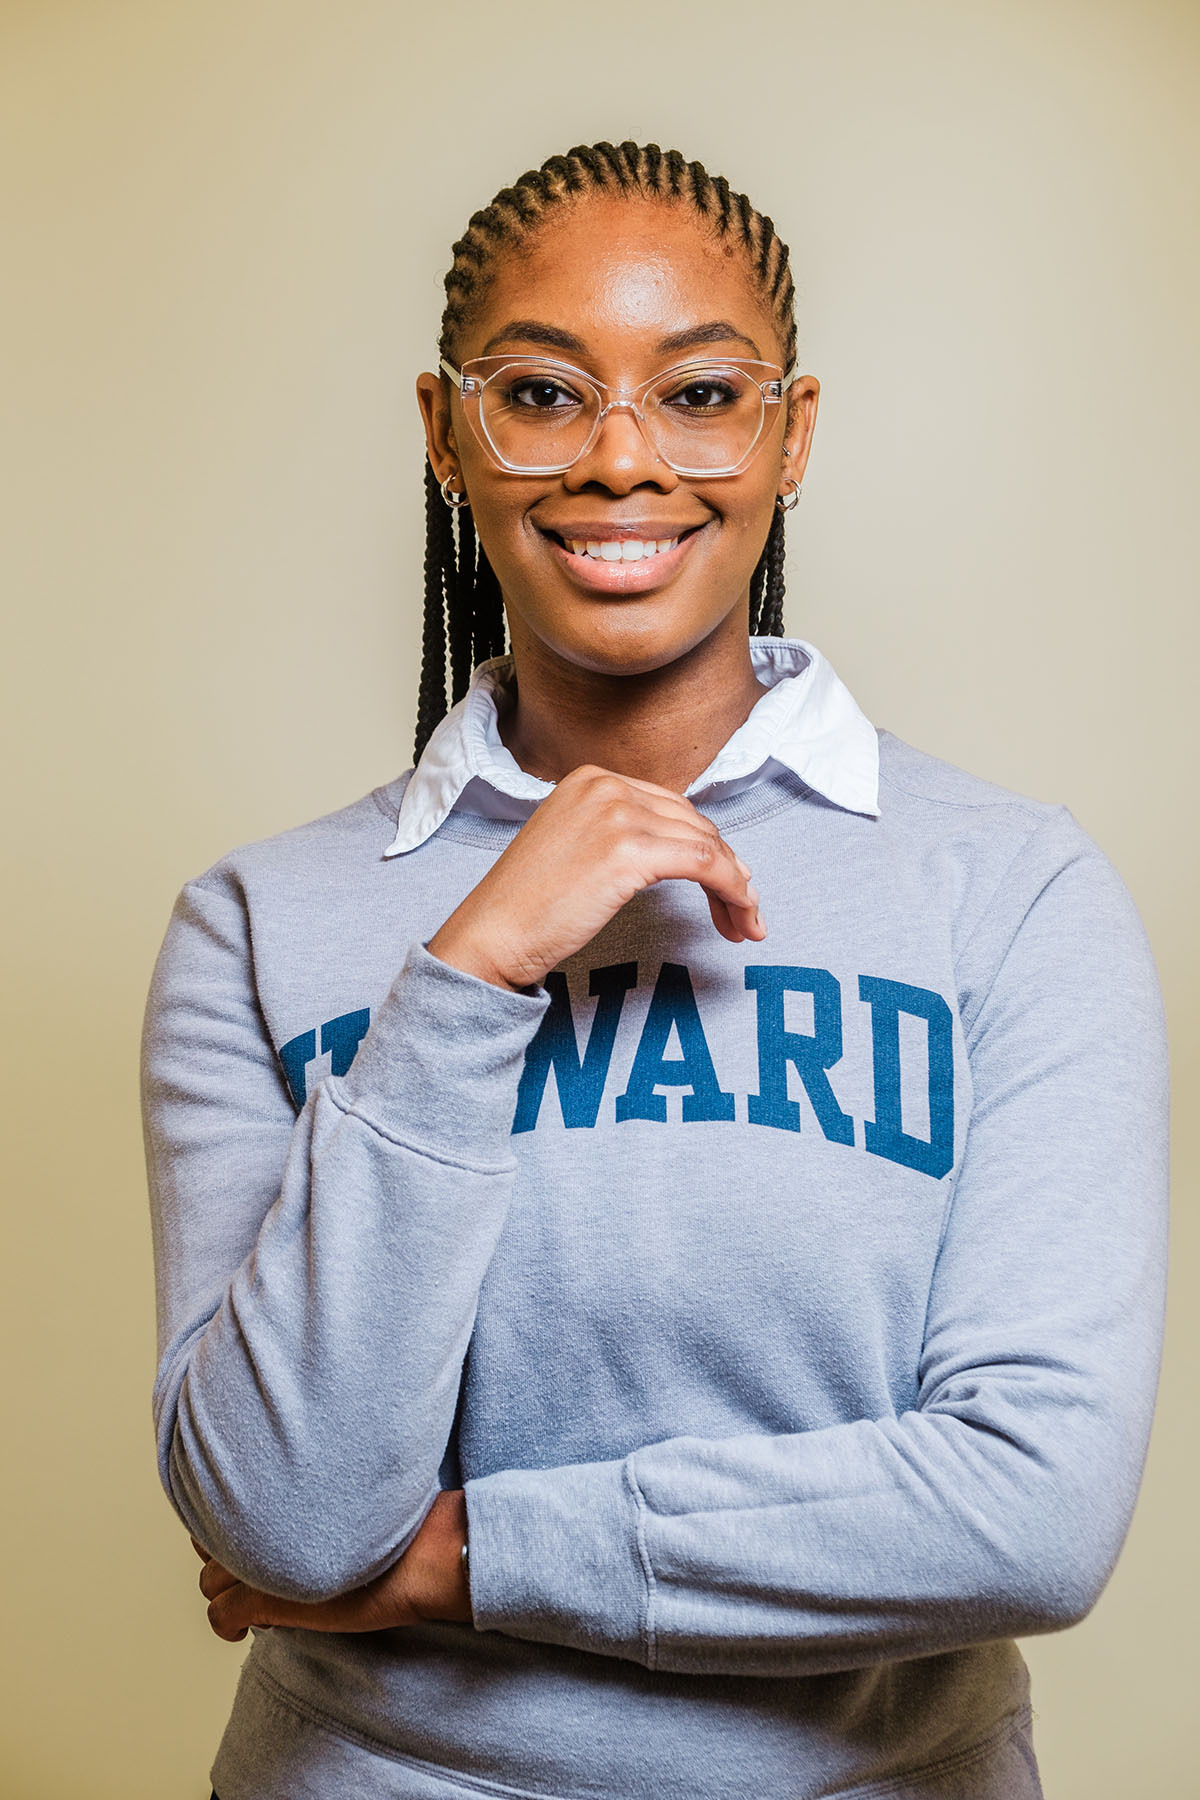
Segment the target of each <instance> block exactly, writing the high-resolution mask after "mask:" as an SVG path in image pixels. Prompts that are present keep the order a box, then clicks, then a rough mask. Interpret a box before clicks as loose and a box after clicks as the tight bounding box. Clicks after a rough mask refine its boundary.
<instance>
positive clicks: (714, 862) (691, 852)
mask: <svg viewBox="0 0 1200 1800" xmlns="http://www.w3.org/2000/svg"><path fill="white" fill-rule="evenodd" d="M639 835H640V838H641V842H640V843H639V844H638V847H637V854H638V859H639V861H640V860H641V859H642V858H643V857H644V858H645V859H646V860H647V862H648V863H649V865H650V867H649V868H648V869H647V873H648V874H651V879H653V880H655V881H666V880H671V879H672V878H675V879H680V878H681V879H683V880H685V881H695V882H698V883H699V885H700V886H701V887H702V888H703V889H704V890H705V892H706V893H713V894H716V895H717V897H718V898H719V899H721V900H724V901H725V903H726V905H727V906H728V907H729V908H730V910H731V912H734V913H738V914H740V915H741V916H742V917H744V918H745V919H746V920H747V921H750V920H752V919H753V917H754V915H755V913H756V912H757V909H758V893H757V891H756V889H755V888H754V887H753V886H752V885H751V883H750V881H749V880H748V878H747V875H745V874H743V873H742V869H743V868H744V867H745V865H744V864H743V865H741V867H739V859H738V858H737V857H735V856H734V853H733V851H732V850H731V849H730V848H729V845H728V844H727V843H726V842H725V840H724V839H723V838H722V837H719V836H717V835H715V834H712V835H710V834H708V833H697V832H695V831H693V830H685V831H670V832H644V833H641V834H639ZM651 871H652V873H651ZM739 922H740V921H739Z"/></svg>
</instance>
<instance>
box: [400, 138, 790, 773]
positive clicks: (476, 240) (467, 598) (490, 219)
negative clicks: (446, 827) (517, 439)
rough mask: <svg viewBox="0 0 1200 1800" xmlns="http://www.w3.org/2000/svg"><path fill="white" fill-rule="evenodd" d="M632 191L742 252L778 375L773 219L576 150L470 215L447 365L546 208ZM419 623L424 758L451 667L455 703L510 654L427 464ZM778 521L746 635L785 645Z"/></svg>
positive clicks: (651, 167)
mask: <svg viewBox="0 0 1200 1800" xmlns="http://www.w3.org/2000/svg"><path fill="white" fill-rule="evenodd" d="M587 193H609V194H618V195H619V194H636V195H639V196H644V197H646V198H652V199H660V200H663V201H667V202H676V203H678V204H681V205H685V206H691V207H693V208H694V209H695V211H696V212H697V213H698V214H699V215H700V217H701V218H702V219H703V220H705V221H706V223H707V224H708V225H709V226H710V227H711V228H712V230H713V232H714V233H715V234H716V235H717V236H719V237H720V238H722V239H725V240H728V241H730V242H732V243H736V244H740V245H741V247H742V248H743V250H744V252H745V254H746V255H747V257H748V258H749V261H750V265H751V272H752V275H753V278H754V281H755V284H756V286H757V288H758V290H759V292H760V294H761V295H762V297H763V299H764V300H765V301H766V302H767V303H768V305H769V306H770V307H771V309H772V311H773V313H774V316H775V319H776V322H777V324H778V326H779V335H780V338H781V339H782V341H783V347H784V351H783V355H784V367H785V368H790V367H791V364H792V362H793V361H794V360H795V355H796V319H795V311H794V303H795V292H796V290H795V287H794V284H793V282H792V276H791V271H790V269H789V266H788V249H787V245H786V244H785V243H783V241H782V240H781V239H780V237H779V235H778V233H777V232H776V230H775V226H774V224H773V223H772V221H771V220H770V219H769V218H768V217H767V216H766V214H765V213H760V212H758V211H756V209H755V208H754V207H753V206H752V205H751V204H750V202H749V200H748V199H747V198H746V196H745V195H744V194H736V193H734V192H733V191H732V189H731V188H730V186H729V183H728V182H727V181H726V180H725V178H724V176H722V175H710V174H709V173H708V170H707V169H706V168H705V167H704V165H703V164H702V163H698V162H687V161H685V159H684V158H683V157H682V156H681V155H680V153H679V151H678V150H660V149H659V147H658V145H657V144H634V143H624V144H580V145H577V146H576V147H575V149H574V150H568V151H567V153H566V155H565V156H551V157H548V158H547V159H546V161H545V162H544V163H543V164H542V166H541V167H540V168H539V169H530V170H528V171H527V173H526V174H524V175H522V176H521V178H520V180H519V181H517V182H515V183H514V184H513V186H512V187H506V188H501V190H500V192H499V193H498V194H497V195H496V197H495V199H494V200H493V201H492V203H491V205H490V206H485V207H483V208H482V210H481V211H479V212H477V213H474V214H472V216H471V219H470V221H469V222H468V225H467V229H466V231H465V232H464V234H463V236H462V237H461V238H459V240H458V242H457V243H456V244H455V245H454V252H453V253H454V261H453V263H452V264H451V266H450V270H449V272H448V274H447V275H446V279H445V288H446V309H445V311H444V312H443V314H442V330H441V337H440V339H439V342H438V349H439V352H440V354H441V355H442V356H444V357H446V358H447V360H449V361H453V360H454V357H455V349H456V345H457V340H458V337H459V334H460V333H461V331H462V329H463V327H464V326H465V325H466V323H467V322H468V320H469V319H470V317H471V315H472V312H473V311H474V309H475V307H476V306H478V304H479V302H480V300H481V299H482V297H483V294H484V292H485V291H486V288H487V285H488V279H489V271H490V266H491V264H492V263H493V261H494V259H495V258H496V256H497V255H498V254H499V253H501V252H503V251H504V250H506V249H508V248H510V247H512V246H513V245H515V244H518V243H520V241H521V240H522V238H524V237H525V236H527V235H528V234H529V233H531V232H532V231H534V230H535V229H536V228H537V226H538V225H539V224H540V223H541V221H542V220H543V218H544V217H545V215H546V213H547V212H549V211H550V210H551V209H552V208H553V207H555V206H557V205H561V204H563V203H564V202H569V201H571V200H573V199H575V198H576V197H577V196H579V195H581V194H587ZM425 519H426V531H425V622H424V633H423V639H422V659H421V686H420V694H419V698H418V702H417V733H416V745H415V750H414V756H415V757H418V758H419V757H420V755H421V752H422V751H423V750H424V748H425V745H426V744H427V743H428V741H429V737H430V734H431V732H432V731H433V729H434V727H435V726H436V725H437V724H438V722H439V720H440V719H442V718H444V717H445V714H446V710H447V702H446V677H447V661H448V662H449V671H448V672H449V678H450V703H451V704H453V703H454V702H455V701H458V700H461V699H462V696H463V695H464V694H465V693H466V691H467V687H468V685H469V684H470V679H471V671H472V669H473V668H474V666H475V664H476V663H479V662H482V661H484V660H485V659H486V658H488V657H492V656H501V655H503V653H504V650H505V628H504V606H503V602H502V599H501V595H500V584H499V582H498V581H497V580H496V576H495V573H494V571H493V569H492V566H491V564H490V563H489V562H488V559H487V556H486V554H485V552H484V548H483V545H482V544H481V543H480V542H479V539H478V537H477V535H476V531H475V526H474V522H473V520H472V518H471V509H470V507H469V506H458V507H456V508H454V510H453V511H451V509H450V508H448V507H447V506H446V505H445V504H444V502H443V500H442V497H441V493H440V490H439V488H438V483H437V478H436V477H435V475H434V473H433V469H432V467H431V466H430V464H429V463H428V462H426V465H425ZM783 559H784V526H783V514H782V512H781V511H780V510H779V508H778V507H777V508H776V509H775V513H774V515H773V517H772V520H771V529H770V533H769V534H768V537H767V541H766V544H765V546H764V548H763V552H762V555H761V556H760V558H759V560H758V564H757V566H756V568H755V570H754V573H753V575H752V576H751V579H750V632H751V634H755V633H760V634H762V635H763V636H768V637H782V636H783Z"/></svg>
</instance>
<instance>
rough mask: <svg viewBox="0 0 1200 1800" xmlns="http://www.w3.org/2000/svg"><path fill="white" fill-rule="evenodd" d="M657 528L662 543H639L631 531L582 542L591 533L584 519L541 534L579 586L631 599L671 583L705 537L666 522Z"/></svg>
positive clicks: (702, 528)
mask: <svg viewBox="0 0 1200 1800" xmlns="http://www.w3.org/2000/svg"><path fill="white" fill-rule="evenodd" d="M589 523H590V521H589ZM646 523H647V524H649V523H650V521H649V520H647V521H646ZM654 523H655V525H658V526H659V529H660V530H662V529H663V527H666V530H665V533H664V535H663V536H662V537H657V536H655V537H634V536H633V534H632V532H631V531H629V530H628V529H626V530H623V531H622V533H621V536H619V537H602V538H601V537H587V536H580V535H579V533H580V532H581V531H586V529H587V527H586V525H585V524H584V521H583V520H582V519H580V520H579V521H578V522H576V521H571V522H570V523H569V524H567V522H566V521H564V524H567V529H566V530H565V531H562V532H558V531H553V530H548V529H547V528H546V527H544V526H539V527H538V529H539V530H540V531H541V534H542V539H543V541H544V542H545V543H546V544H547V545H548V546H549V548H550V550H551V553H552V554H553V555H554V556H555V557H556V558H557V560H558V562H559V565H560V567H561V568H562V569H563V570H564V572H565V573H567V574H569V575H570V577H571V579H572V581H573V582H574V583H575V585H576V586H578V587H582V588H584V589H586V590H587V591H588V592H589V593H593V594H610V595H613V596H617V597H619V596H624V597H627V598H632V597H633V596H634V595H637V594H640V593H646V592H648V591H650V590H651V589H657V588H660V587H661V586H662V585H663V584H664V583H665V582H667V581H670V580H671V579H672V578H673V576H674V575H675V572H676V570H677V569H678V568H679V567H680V565H681V564H682V562H683V561H684V560H685V559H686V558H687V557H688V556H689V555H690V554H691V552H692V548H693V546H694V545H695V544H696V542H697V541H698V540H699V539H701V538H703V537H704V536H705V532H706V525H704V524H701V525H675V526H674V528H673V529H672V528H671V527H670V526H668V525H667V521H666V520H665V519H664V520H662V521H661V523H660V521H659V520H657V519H656V520H655V521H654ZM609 529H610V530H612V527H611V526H610V527H609ZM618 529H620V528H619V527H618Z"/></svg>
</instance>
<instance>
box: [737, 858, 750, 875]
mask: <svg viewBox="0 0 1200 1800" xmlns="http://www.w3.org/2000/svg"><path fill="white" fill-rule="evenodd" d="M733 860H734V862H735V863H736V864H737V866H738V869H739V871H740V872H741V874H742V875H744V876H745V878H746V880H747V881H749V879H750V864H749V863H744V862H743V861H742V859H741V857H740V856H736V855H735V857H734V859H733Z"/></svg>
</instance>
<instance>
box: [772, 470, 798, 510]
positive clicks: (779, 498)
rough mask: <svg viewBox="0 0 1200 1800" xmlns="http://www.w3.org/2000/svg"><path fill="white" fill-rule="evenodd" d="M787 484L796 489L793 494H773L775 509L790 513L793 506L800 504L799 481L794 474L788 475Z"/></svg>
mask: <svg viewBox="0 0 1200 1800" xmlns="http://www.w3.org/2000/svg"><path fill="white" fill-rule="evenodd" d="M788 486H789V487H792V488H795V490H796V491H795V493H794V494H791V495H786V494H776V496H775V506H776V510H777V511H779V512H781V513H790V512H791V510H792V508H793V507H794V506H799V504H800V483H799V482H798V481H797V480H796V478H795V476H794V475H789V476H788Z"/></svg>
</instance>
